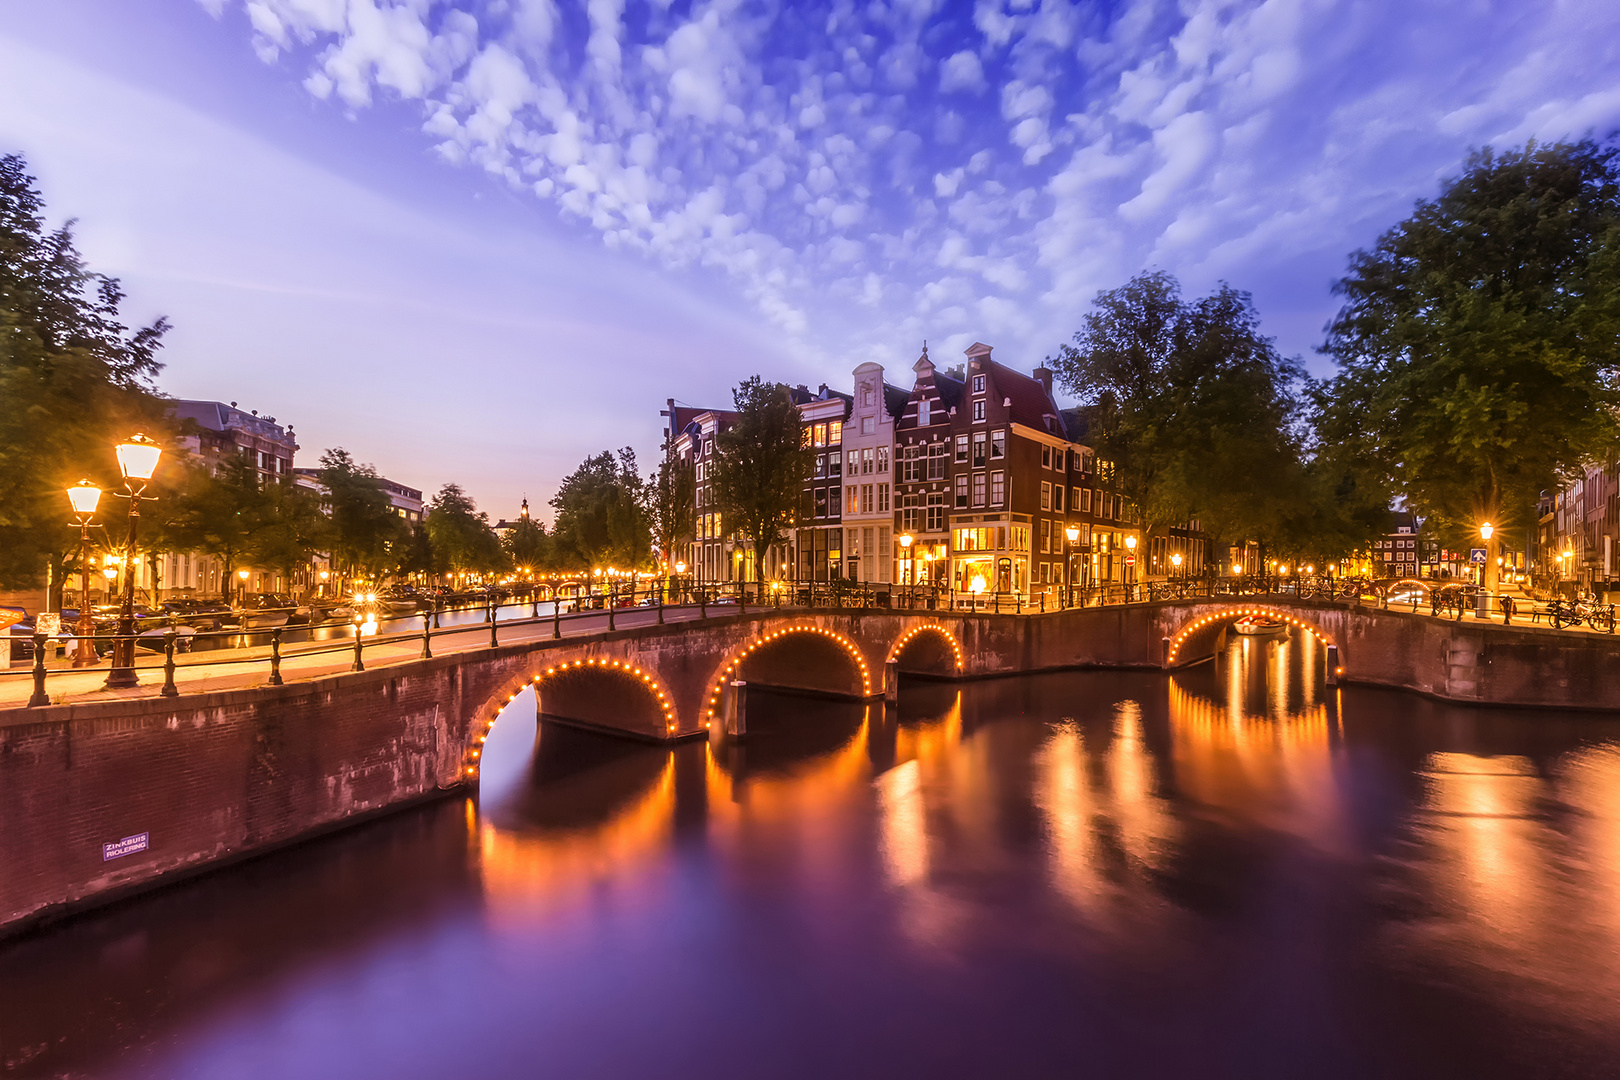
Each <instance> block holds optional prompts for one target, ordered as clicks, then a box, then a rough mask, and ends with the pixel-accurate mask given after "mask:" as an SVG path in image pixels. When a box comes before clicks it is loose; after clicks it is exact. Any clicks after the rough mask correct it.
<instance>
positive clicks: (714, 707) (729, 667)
mask: <svg viewBox="0 0 1620 1080" xmlns="http://www.w3.org/2000/svg"><path fill="white" fill-rule="evenodd" d="M789 634H820V635H821V636H822V637H824V638H831V639H832V640H833V641H836V642H838V644H839V645H841V646H843V649H844V651H845V652H847V653H849V655H850V658H851V659H853V660H854V661H855V664H856V666H857V667H859V668H860V670H861V692H862V693H863V694H864V695H865V696H866V697H871V696H872V672H871V670H870V669H869V668H868V667H867V666H866V658H865V657H864V656H862V655H861V650H860V649H858V648H857V647H856V646H855V643H854V642H853V641H850V640H849V639H848V638H847V637H845V636H844V635H842V634H840V633H837V632H836V631H833V630H823V629H822V628H821V627H819V626H789V627H784V628H783V629H781V630H773V631H771V632H770V633H769V634H766V635H765V636H764V637H761V638H756V639H755V640H753V641H751V642H749V644H748V647H747V648H746V649H744V650H743V651H742V652H741V653H738V654H737V655H736V656H735V657H733V658H732V659H731V661H730V662H729V663H727V664H726V666H725V668H724V669H723V670H722V671H721V672H720V677H719V678H718V679H716V680H715V681H714V690H713V691H712V692H711V693H710V694H709V708H708V716H707V718H706V719H705V720H704V721H703V726H704V727H708V726H709V721H710V720H713V719H714V717H715V716H716V715H717V714H718V710H719V708H720V694H721V691H723V690H724V689H725V686H726V683H727V681H729V680H730V678H731V676H732V673H733V672H735V671H737V670H738V669H740V668H741V667H742V665H743V661H744V660H747V659H748V657H749V656H750V655H751V654H752V653H753V652H754V651H755V650H756V649H759V648H762V647H763V646H766V645H769V644H770V643H771V642H773V641H777V640H779V639H781V638H784V637H786V636H788V635H789Z"/></svg>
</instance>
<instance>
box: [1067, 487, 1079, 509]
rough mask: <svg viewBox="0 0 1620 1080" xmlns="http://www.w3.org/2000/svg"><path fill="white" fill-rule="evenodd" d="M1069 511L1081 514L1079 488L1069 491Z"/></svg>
mask: <svg viewBox="0 0 1620 1080" xmlns="http://www.w3.org/2000/svg"><path fill="white" fill-rule="evenodd" d="M1069 510H1070V511H1071V512H1074V513H1079V512H1080V489H1079V488H1070V489H1069Z"/></svg>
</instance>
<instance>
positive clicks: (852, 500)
mask: <svg viewBox="0 0 1620 1080" xmlns="http://www.w3.org/2000/svg"><path fill="white" fill-rule="evenodd" d="M855 490H856V489H855V485H854V484H851V485H849V496H848V498H849V503H848V506H849V512H850V513H852V514H858V513H860V512H861V503H860V500H859V499H857V498H856V497H855Z"/></svg>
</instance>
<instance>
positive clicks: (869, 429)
mask: <svg viewBox="0 0 1620 1080" xmlns="http://www.w3.org/2000/svg"><path fill="white" fill-rule="evenodd" d="M861 434H862V435H876V434H877V417H875V416H863V417H861Z"/></svg>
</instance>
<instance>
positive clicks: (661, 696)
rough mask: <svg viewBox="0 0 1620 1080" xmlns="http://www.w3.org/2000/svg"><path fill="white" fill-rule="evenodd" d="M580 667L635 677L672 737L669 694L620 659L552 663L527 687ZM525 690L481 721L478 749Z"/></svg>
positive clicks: (472, 771)
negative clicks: (650, 696)
mask: <svg viewBox="0 0 1620 1080" xmlns="http://www.w3.org/2000/svg"><path fill="white" fill-rule="evenodd" d="M580 668H602V669H603V670H605V671H620V672H623V673H624V674H626V675H634V676H635V677H636V678H638V679H640V680H641V682H642V684H643V685H645V686H646V687H647V689H648V690H650V691H652V692H653V694H654V695H655V696H656V697H657V698H658V707H659V709H661V710H662V711H663V714H664V730H665V731H667V732H668V733H669V734H670V735H671V736H673V735H675V734H676V731H677V728H678V723H677V720H676V717H675V705H674V703H673V702H671V701H670V700H669V695H667V694H665V693H664V688H663V687H662V686H660V685H659V683H658V680H657V679H655V678H653V676H652V675H651V673H649V672H646V671H643V670H642V669H641V668H639V667H637V666H636V665H634V664H631V663H628V662H626V661H623V660H603V659H600V658H597V657H591V658H590V659H588V660H575V661H572V662H564V663H561V664H553V665H552V666H551V667H548V668H546V670H545V671H543V672H541V673H540V674H538V675H535V676H533V677H532V678H530V679H529V683H528V685H529V686H534V687H536V688H537V689H538V686H539V683H540V680H542V679H545V678H548V677H550V676H552V675H556V674H559V673H562V672H565V671H576V670H578V669H580ZM527 688H528V687H527V686H526V687H520V688H519V689H517V690H514V691H512V692H511V693H510V694H508V695H506V702H505V704H503V705H502V706H501V708H499V709H496V710H495V713H494V715H492V716H490V717H489V718H488V719H487V720H485V721H484V730H483V731H482V732H481V733H480V734H479V735H478V736H477V743H478V745H479V746H482V745H483V744H484V742H485V741H486V740H487V739H488V738H489V729H490V728H492V727H494V726H495V721H496V720H498V719H500V715H501V712H502V711H503V710H504V709H505V708H506V706H507V705H510V704H512V702H514V701H516V700H517V696H518V695H519V694H521V693H522V692H523V691H524V690H525V689H527ZM705 726H707V725H705ZM478 755H479V750H478V748H477V747H472V748H470V749H469V750H468V751H467V756H468V757H469V758H472V759H474V761H475V762H476V759H477V758H478ZM467 775H468V776H477V775H478V767H477V765H476V764H472V765H469V766H467Z"/></svg>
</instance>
